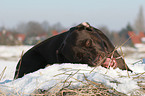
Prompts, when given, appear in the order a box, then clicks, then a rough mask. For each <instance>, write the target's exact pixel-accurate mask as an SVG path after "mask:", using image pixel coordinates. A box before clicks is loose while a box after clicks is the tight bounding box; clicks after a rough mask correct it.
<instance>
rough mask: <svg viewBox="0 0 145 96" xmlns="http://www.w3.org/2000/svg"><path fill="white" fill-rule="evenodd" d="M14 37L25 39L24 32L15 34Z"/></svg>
mask: <svg viewBox="0 0 145 96" xmlns="http://www.w3.org/2000/svg"><path fill="white" fill-rule="evenodd" d="M16 37H17V38H18V39H20V40H22V41H24V40H25V37H26V35H25V34H17V35H16Z"/></svg>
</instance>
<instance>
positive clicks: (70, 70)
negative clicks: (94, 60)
mask: <svg viewBox="0 0 145 96" xmlns="http://www.w3.org/2000/svg"><path fill="white" fill-rule="evenodd" d="M31 47H32V46H0V92H1V91H2V92H4V93H5V94H6V95H14V94H15V95H28V94H31V93H34V91H35V90H37V89H43V90H48V89H49V91H50V92H55V91H56V92H57V91H58V90H59V89H61V88H62V87H64V86H67V85H68V82H71V85H70V87H71V88H76V87H80V86H82V82H84V84H85V83H87V81H86V79H85V77H87V79H88V80H91V81H93V82H96V83H103V84H105V85H106V86H108V87H112V88H114V89H116V90H117V91H119V92H123V93H125V94H128V95H130V94H133V93H134V94H140V95H142V96H143V95H145V93H144V92H143V91H144V90H143V89H141V87H140V86H139V85H140V84H141V85H142V86H145V74H143V73H144V72H145V64H143V63H142V62H141V61H140V60H142V59H143V58H145V53H141V52H137V50H136V49H134V48H129V47H127V48H125V47H124V48H123V51H124V54H125V61H126V63H127V64H128V66H129V67H130V69H132V70H133V71H134V73H130V72H129V76H130V78H129V77H128V74H127V71H122V70H120V69H118V68H117V69H115V70H114V69H108V70H107V69H105V68H103V67H101V66H99V67H96V68H95V70H93V69H94V68H91V67H88V66H87V64H61V65H59V64H54V65H52V66H48V67H46V68H45V69H40V70H38V71H36V72H33V73H30V74H27V75H25V76H24V77H23V78H20V79H17V80H13V76H14V72H15V67H16V65H17V62H18V60H19V58H20V56H21V53H22V51H24V52H26V51H27V50H28V49H29V48H31ZM134 63H135V64H134ZM5 67H6V69H5ZM4 69H5V70H4ZM92 70H93V71H92ZM91 71H92V72H91ZM3 73H4V74H3ZM141 73H142V74H141ZM84 75H85V77H84ZM136 77H138V78H136ZM140 77H141V78H140ZM66 80H67V83H65V84H64V81H66ZM78 80H80V81H82V82H78ZM140 81H141V83H140V84H139V83H138V82H140Z"/></svg>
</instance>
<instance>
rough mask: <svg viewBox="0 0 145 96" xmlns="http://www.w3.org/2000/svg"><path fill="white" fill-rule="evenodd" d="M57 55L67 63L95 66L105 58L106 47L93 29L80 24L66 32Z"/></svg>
mask: <svg viewBox="0 0 145 96" xmlns="http://www.w3.org/2000/svg"><path fill="white" fill-rule="evenodd" d="M59 54H61V56H64V58H65V59H67V61H68V62H72V63H84V64H88V65H89V66H96V65H101V64H100V63H99V62H100V61H102V62H103V61H104V60H103V59H104V57H107V46H106V44H105V42H104V41H103V40H102V39H101V37H100V36H99V34H98V33H97V32H95V30H94V28H93V27H91V26H90V25H89V24H88V23H82V24H80V25H78V26H76V27H73V28H71V29H70V30H69V31H68V35H67V36H66V38H65V40H64V42H63V43H62V45H61V47H60V49H59Z"/></svg>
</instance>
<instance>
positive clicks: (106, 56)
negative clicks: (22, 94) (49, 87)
mask: <svg viewBox="0 0 145 96" xmlns="http://www.w3.org/2000/svg"><path fill="white" fill-rule="evenodd" d="M54 63H60V64H61V63H82V64H88V65H89V66H92V67H94V66H99V65H101V66H103V67H109V66H110V67H113V68H117V67H118V68H120V69H122V70H129V71H131V70H130V69H129V68H128V67H127V66H126V64H125V62H124V60H123V58H122V57H121V56H120V55H119V53H118V52H117V50H115V47H114V46H113V44H112V43H111V41H110V40H109V39H108V38H107V36H106V35H104V33H103V32H101V31H100V30H98V29H96V28H94V27H92V26H90V25H89V24H88V23H86V22H84V23H82V24H79V25H78V26H75V27H72V28H71V29H70V30H69V31H67V32H64V33H61V34H59V35H56V36H53V37H51V38H48V39H47V40H45V41H43V42H41V43H39V44H38V45H36V46H34V47H32V48H31V49H30V50H28V51H27V52H26V53H25V54H24V55H23V56H22V58H21V59H20V60H19V62H18V64H17V67H16V72H15V76H14V79H17V78H21V77H23V76H24V75H25V74H28V73H31V72H34V71H36V70H38V69H40V68H45V67H46V66H47V65H48V64H49V65H52V64H54Z"/></svg>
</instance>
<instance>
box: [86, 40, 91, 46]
mask: <svg viewBox="0 0 145 96" xmlns="http://www.w3.org/2000/svg"><path fill="white" fill-rule="evenodd" d="M91 46H92V40H91V39H88V40H86V47H91Z"/></svg>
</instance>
